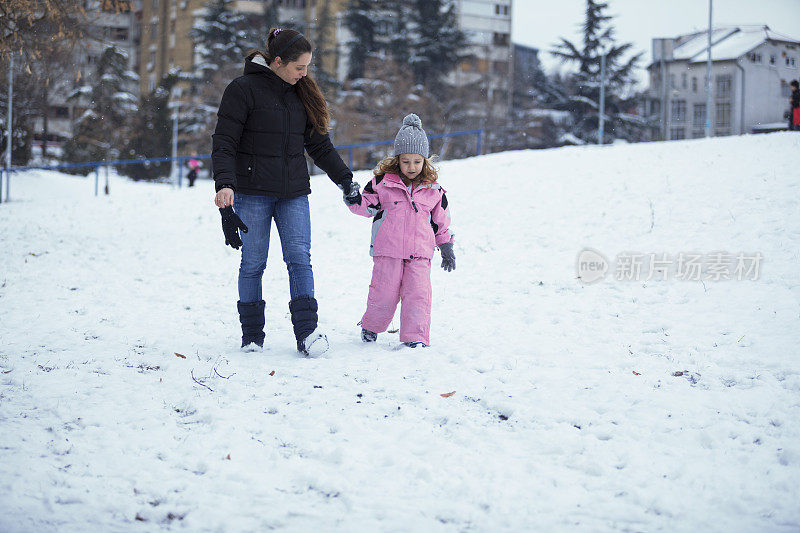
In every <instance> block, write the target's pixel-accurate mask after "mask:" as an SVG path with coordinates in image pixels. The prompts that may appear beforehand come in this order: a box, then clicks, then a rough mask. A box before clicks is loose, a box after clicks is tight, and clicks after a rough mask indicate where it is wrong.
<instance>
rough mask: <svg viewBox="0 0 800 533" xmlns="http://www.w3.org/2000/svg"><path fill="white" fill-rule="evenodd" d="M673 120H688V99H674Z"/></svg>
mask: <svg viewBox="0 0 800 533" xmlns="http://www.w3.org/2000/svg"><path fill="white" fill-rule="evenodd" d="M672 122H686V100H673V102H672Z"/></svg>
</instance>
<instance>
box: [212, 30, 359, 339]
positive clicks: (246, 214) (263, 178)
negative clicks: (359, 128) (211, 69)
mask: <svg viewBox="0 0 800 533" xmlns="http://www.w3.org/2000/svg"><path fill="white" fill-rule="evenodd" d="M311 51H312V45H311V43H310V42H309V41H308V40H307V39H306V38H305V37H304V36H303V35H302V34H300V33H298V32H296V31H294V30H289V29H281V28H273V29H272V30H270V32H269V36H268V39H267V50H266V53H264V52H261V51H253V52H251V53H250V54H249V55H248V56H247V59H246V60H245V66H244V75H243V76H240V77H238V78H236V79H235V80H233V81H232V82H231V83H230V84H229V85H228V87H227V88H226V89H225V92H224V94H223V95H222V102H221V103H220V106H219V111H218V113H217V115H218V119H217V127H216V129H215V131H214V135H213V136H212V139H213V149H212V153H211V160H212V164H213V171H214V181H215V185H216V191H217V194H216V197H215V198H214V203H215V204H216V205H217V207H219V208H220V212H221V214H222V227H223V232H224V233H225V244H230V245H231V246H233V247H234V248H236V249H238V248H239V246H240V245H241V247H242V262H241V265H240V267H239V301H238V303H237V307H238V311H239V321H240V322H241V324H242V349H243V350H244V351H257V350H260V349H261V348H262V347H263V345H264V300H263V299H262V295H261V278H262V275H263V273H264V268H265V267H266V262H267V252H268V247H269V232H270V226H271V224H272V220H273V219H274V220H275V225H276V227H277V228H278V234H279V235H280V240H281V248H282V250H283V260H284V261H285V262H286V267H287V269H288V271H289V293H290V296H291V301H290V302H289V310H290V312H291V317H292V325H293V326H294V334H295V338H296V339H297V349H298V351H300V352H301V353H303V354H304V355H318V354H320V353H322V352H324V351H325V350H327V348H328V340H327V338H326V336H325V335H323V334H322V333H320V332H319V331H317V301H316V299H315V298H314V276H313V273H312V270H311V217H310V214H309V207H308V195H309V194H310V193H311V187H310V182H309V175H308V167H307V165H306V160H305V157H304V156H303V149H304V148H305V150H306V151H308V154H309V155H310V156H311V158H312V159H313V160H314V163H315V164H316V165H317V166H318V167H319V168H321V169H322V170H324V171H325V172H326V173H327V174H328V176H329V177H330V179H331V180H332V181H333V182H334V183H336V184H337V185H338V186H339V187H340V188H341V189H342V191H344V195H345V197H346V199H347V201H348V202H351V201H356V198H357V197H358V196H360V195H359V192H358V184H354V183H353V181H352V177H353V174H352V172H351V171H350V169H349V168H347V165H345V164H344V162H343V161H342V159H341V157H339V154H338V153H337V152H336V150H335V149H334V147H333V144H332V143H331V140H330V137H329V136H328V129H329V128H328V123H329V120H330V115H329V113H328V106H327V104H326V102H325V98H324V97H323V95H322V93H321V92H320V90H319V87H318V86H317V84H316V83H315V82H314V80H313V79H311V78H310V77H309V76H308V67H309V65H310V64H311ZM239 230H241V231H242V234H241V236H240V235H239Z"/></svg>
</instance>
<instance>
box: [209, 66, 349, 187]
mask: <svg viewBox="0 0 800 533" xmlns="http://www.w3.org/2000/svg"><path fill="white" fill-rule="evenodd" d="M256 58H260V56H256ZM217 117H218V118H217V127H216V129H215V130H214V135H213V136H212V141H213V142H212V146H213V148H212V151H211V161H212V165H213V169H214V181H215V184H216V189H217V191H219V190H220V189H222V188H223V187H231V188H233V189H234V190H235V191H236V192H241V193H243V194H255V195H261V196H265V195H269V196H275V197H278V198H294V197H296V196H301V195H304V194H309V193H310V192H311V184H310V183H309V176H308V166H307V165H306V159H305V157H304V155H303V148H305V149H306V150H308V154H309V155H310V156H311V158H312V159H313V160H314V164H316V165H317V166H318V167H319V168H321V169H322V170H323V171H325V173H327V174H328V176H329V177H330V178H331V180H333V182H334V183H336V184H339V183H342V182H343V181H346V180H348V179H352V177H353V173H352V172H351V171H350V169H349V168H347V165H345V164H344V161H342V158H341V157H339V153H338V152H337V151H336V150H335V149H334V147H333V143H331V140H330V137H329V136H328V135H322V134H320V133H319V132H318V131H316V130H315V129H314V127H313V125H312V123H311V121H310V120H308V116H307V114H306V109H305V107H304V106H303V103H302V102H301V101H300V98H299V97H298V96H297V93H296V92H295V88H294V86H293V85H290V84H288V83H286V82H285V81H283V80H282V79H281V78H280V77H279V76H278V75H277V74H275V73H274V72H272V70H270V69H269V67H267V66H264V65H261V64H258V63H255V62H253V61H245V66H244V75H243V76H240V77H238V78H236V79H235V80H233V81H232V82H231V83H230V84H229V85H228V87H227V88H226V89H225V92H224V94H223V95H222V102H221V103H220V105H219V111H218V112H217Z"/></svg>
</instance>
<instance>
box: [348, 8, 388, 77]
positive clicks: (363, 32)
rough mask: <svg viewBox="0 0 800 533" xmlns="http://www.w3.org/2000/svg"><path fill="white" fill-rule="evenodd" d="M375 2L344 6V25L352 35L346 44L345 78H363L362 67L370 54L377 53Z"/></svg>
mask: <svg viewBox="0 0 800 533" xmlns="http://www.w3.org/2000/svg"><path fill="white" fill-rule="evenodd" d="M374 4H375V2H373V1H372V0H348V2H347V5H346V6H345V16H344V25H345V27H346V28H347V29H348V30H349V31H350V33H351V34H352V35H353V39H352V40H351V41H350V42H349V43H348V50H349V53H348V59H349V69H348V72H347V78H348V79H351V80H354V79H358V78H363V77H364V65H365V63H366V61H367V58H369V56H370V54H372V53H374V52H376V51H378V49H379V46H378V41H377V32H376V25H375V23H374V21H373V19H374V17H375V15H376V7H375V5H374Z"/></svg>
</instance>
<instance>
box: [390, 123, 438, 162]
mask: <svg viewBox="0 0 800 533" xmlns="http://www.w3.org/2000/svg"><path fill="white" fill-rule="evenodd" d="M429 150H430V144H429V143H428V136H427V135H425V130H423V129H422V121H421V120H420V118H419V117H418V116H417V115H415V114H414V113H411V114H410V115H406V117H405V118H404V119H403V125H402V127H401V128H400V131H398V132H397V137H395V138H394V154H393V155H400V154H419V155H421V156H422V157H428V151H429Z"/></svg>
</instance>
